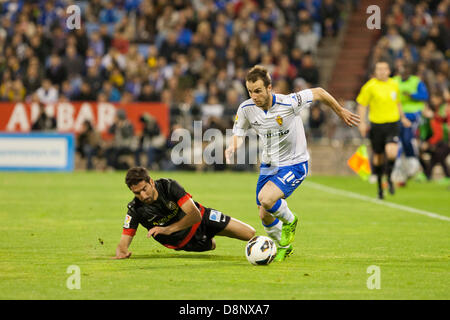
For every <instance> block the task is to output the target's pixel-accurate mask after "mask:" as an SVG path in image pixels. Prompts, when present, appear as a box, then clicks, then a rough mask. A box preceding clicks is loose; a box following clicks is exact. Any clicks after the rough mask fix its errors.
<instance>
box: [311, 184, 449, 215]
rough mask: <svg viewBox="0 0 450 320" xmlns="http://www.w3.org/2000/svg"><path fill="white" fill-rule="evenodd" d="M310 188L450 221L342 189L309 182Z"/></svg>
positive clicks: (427, 212) (426, 212) (432, 213)
mask: <svg viewBox="0 0 450 320" xmlns="http://www.w3.org/2000/svg"><path fill="white" fill-rule="evenodd" d="M306 185H308V186H311V187H312V188H315V189H319V190H322V191H326V192H329V193H332V194H337V195H341V196H345V197H349V198H354V199H359V200H363V201H369V202H372V203H376V204H379V205H382V206H386V207H390V208H394V209H400V210H404V211H408V212H412V213H418V214H421V215H424V216H427V217H430V218H435V219H440V220H444V221H450V218H449V217H446V216H441V215H439V214H437V213H434V212H430V211H425V210H420V209H416V208H412V207H408V206H404V205H401V204H396V203H392V202H387V201H386V200H379V199H374V198H371V197H368V196H364V195H361V194H358V193H354V192H351V191H344V190H341V189H335V188H332V187H327V186H324V185H322V184H320V183H316V182H311V181H308V182H307V184H306Z"/></svg>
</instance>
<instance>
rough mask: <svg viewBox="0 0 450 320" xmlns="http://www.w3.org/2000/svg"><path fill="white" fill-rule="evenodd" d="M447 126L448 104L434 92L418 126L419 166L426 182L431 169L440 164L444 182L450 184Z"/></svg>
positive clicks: (449, 107)
mask: <svg viewBox="0 0 450 320" xmlns="http://www.w3.org/2000/svg"><path fill="white" fill-rule="evenodd" d="M449 124H450V104H449V103H445V101H444V99H443V95H442V94H440V93H437V92H434V93H433V94H432V95H431V99H430V108H427V109H426V110H425V111H424V112H423V121H422V125H421V126H420V137H421V144H420V164H421V165H422V168H423V172H424V174H425V177H426V179H427V180H431V179H432V173H433V168H434V167H435V166H436V165H437V164H440V165H441V166H442V169H443V171H444V174H445V180H444V182H446V183H447V184H448V183H450V170H449V168H448V165H447V161H446V159H447V156H448V155H449V153H450V145H449V138H450V137H449ZM425 154H428V155H429V157H430V160H429V161H427V160H426V159H425V157H424V155H425Z"/></svg>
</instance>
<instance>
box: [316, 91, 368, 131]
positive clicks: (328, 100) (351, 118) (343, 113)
mask: <svg viewBox="0 0 450 320" xmlns="http://www.w3.org/2000/svg"><path fill="white" fill-rule="evenodd" d="M311 91H312V93H313V99H314V100H319V101H322V102H323V103H325V104H326V105H327V106H329V107H330V108H331V109H332V110H333V111H334V112H335V113H336V114H337V115H338V116H339V118H341V119H342V121H344V122H345V124H346V125H348V126H349V127H353V126H358V124H359V121H360V118H359V115H357V114H354V113H352V112H350V111H349V110H347V109H345V108H344V107H342V106H341V105H340V104H339V102H337V101H336V99H335V98H333V96H332V95H331V94H329V93H328V92H327V91H326V90H324V89H322V88H313V89H311Z"/></svg>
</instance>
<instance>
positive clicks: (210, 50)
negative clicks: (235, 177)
mask: <svg viewBox="0 0 450 320" xmlns="http://www.w3.org/2000/svg"><path fill="white" fill-rule="evenodd" d="M72 4H76V5H78V6H79V7H80V8H81V12H82V23H81V28H80V29H77V30H69V29H68V27H67V25H66V20H67V17H68V14H67V13H66V8H67V7H68V6H69V5H72ZM343 4H344V0H322V1H321V0H308V1H294V0H284V1H281V2H277V1H273V0H269V1H249V0H237V1H236V0H233V1H227V0H216V1H214V0H194V1H187V0H175V1H164V0H117V1H103V0H93V1H76V2H74V1H65V0H54V1H43V0H35V1H23V0H11V1H3V2H2V4H0V6H1V7H0V19H1V22H0V79H1V85H0V100H2V101H15V102H17V101H40V102H41V103H53V102H57V101H68V100H69V101H86V100H87V101H109V102H123V101H125V102H129V101H162V102H164V103H166V104H167V105H168V106H169V107H170V121H171V127H172V129H174V128H177V127H184V128H186V127H190V126H192V123H193V121H192V120H203V121H204V125H205V126H206V127H207V128H208V127H217V128H219V129H222V130H224V129H225V128H229V127H230V126H231V125H232V121H233V116H234V114H235V111H236V107H237V105H238V104H239V102H240V101H242V99H245V98H246V95H247V93H246V90H245V86H244V83H243V78H244V75H245V72H246V70H247V69H248V68H249V67H251V66H253V65H255V64H257V63H258V64H262V65H264V66H266V67H267V68H268V69H269V71H270V72H271V74H272V75H273V80H274V84H275V90H276V91H278V92H280V93H283V92H288V91H290V90H292V89H299V88H301V87H309V86H315V85H317V84H318V82H319V73H318V69H317V66H316V65H315V54H316V52H317V47H318V44H319V41H320V39H321V38H322V37H324V36H335V35H336V34H337V32H338V30H339V27H340V24H341V21H340V13H341V11H342V6H343ZM300 75H301V77H300ZM294 84H297V85H298V86H300V87H298V86H297V88H294ZM89 127H90V126H89V125H87V127H86V128H89ZM112 131H113V130H112ZM81 149H83V148H81ZM95 149H96V148H95ZM111 161H112V160H111ZM111 161H109V163H112V162H114V161H112V162H111Z"/></svg>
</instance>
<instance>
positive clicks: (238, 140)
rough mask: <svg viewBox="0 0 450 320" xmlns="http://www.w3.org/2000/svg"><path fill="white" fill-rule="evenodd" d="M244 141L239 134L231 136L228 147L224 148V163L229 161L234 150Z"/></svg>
mask: <svg viewBox="0 0 450 320" xmlns="http://www.w3.org/2000/svg"><path fill="white" fill-rule="evenodd" d="M242 143H244V138H243V137H240V136H236V135H234V136H232V137H231V142H230V145H229V146H228V148H227V149H226V150H225V161H226V163H231V157H232V156H233V154H234V153H235V152H236V150H237V149H238V148H239V147H240V146H241V145H242Z"/></svg>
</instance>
